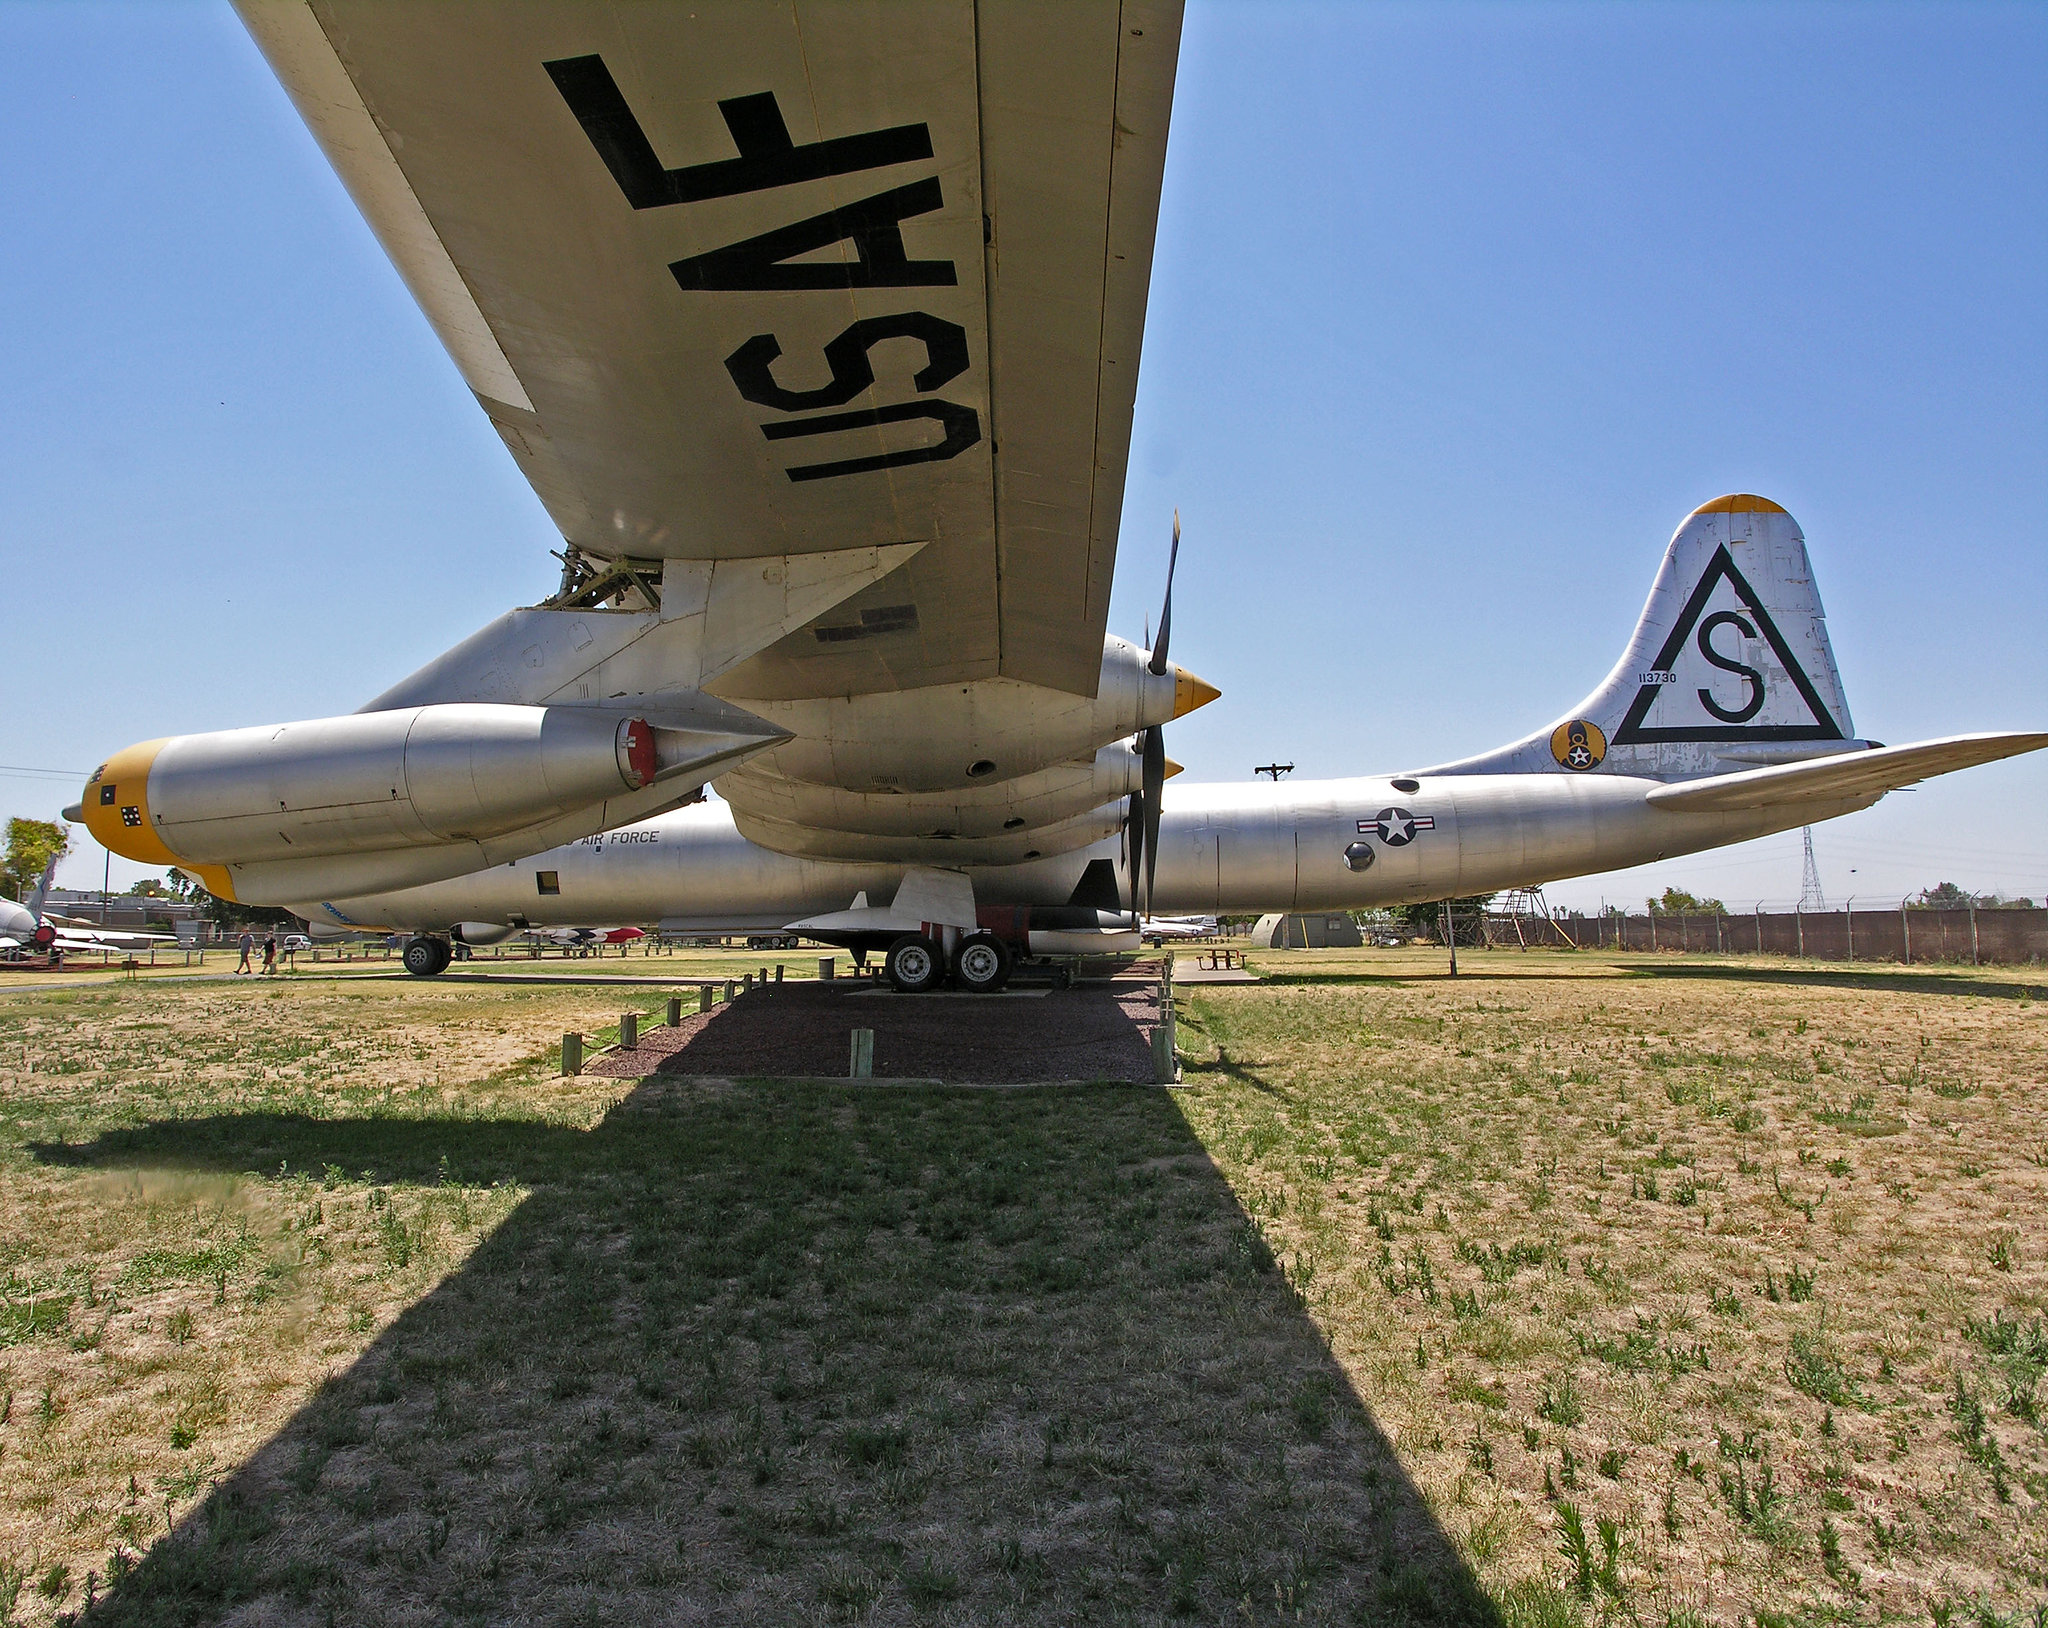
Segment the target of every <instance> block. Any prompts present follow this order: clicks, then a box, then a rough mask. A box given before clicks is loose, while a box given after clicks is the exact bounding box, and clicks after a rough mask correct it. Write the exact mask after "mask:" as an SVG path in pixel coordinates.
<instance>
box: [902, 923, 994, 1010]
mask: <svg viewBox="0 0 2048 1628" xmlns="http://www.w3.org/2000/svg"><path fill="white" fill-rule="evenodd" d="M882 970H883V972H884V973H885V974H887V976H888V979H889V982H890V983H891V984H893V985H894V986H895V988H896V990H897V992H898V993H900V994H904V995H919V994H922V993H924V992H925V991H926V990H928V989H936V988H937V987H938V986H939V982H940V980H941V979H942V978H944V977H945V975H946V972H947V970H948V969H947V967H946V957H945V951H944V950H943V949H942V948H941V947H940V945H939V944H938V942H937V941H936V940H934V939H929V938H926V937H925V936H924V934H922V933H905V934H904V935H903V936H902V937H901V938H899V939H897V940H896V942H895V943H893V944H891V945H890V946H889V956H888V959H887V960H886V961H884V962H883V963H882ZM951 971H952V974H953V982H954V983H955V984H956V985H957V986H958V987H960V988H961V989H963V990H967V991H969V992H971V993H973V994H977V995H987V994H993V993H994V992H995V991H997V990H998V989H1001V988H1002V987H1003V985H1004V984H1006V983H1008V982H1009V981H1010V951H1009V948H1008V946H1007V945H1005V944H1004V943H1003V941H1002V940H1001V939H999V938H997V937H996V935H995V934H994V933H969V934H968V935H967V936H966V937H965V938H963V939H961V940H960V943H959V945H958V946H957V947H956V948H955V949H954V951H953V965H952V968H951Z"/></svg>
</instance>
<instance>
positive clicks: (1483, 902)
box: [1393, 893, 1493, 944]
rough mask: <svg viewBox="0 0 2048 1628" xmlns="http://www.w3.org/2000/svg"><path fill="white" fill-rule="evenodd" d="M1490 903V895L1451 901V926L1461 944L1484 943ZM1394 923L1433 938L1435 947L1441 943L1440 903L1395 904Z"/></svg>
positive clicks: (1469, 896)
mask: <svg viewBox="0 0 2048 1628" xmlns="http://www.w3.org/2000/svg"><path fill="white" fill-rule="evenodd" d="M1492 903H1493V895H1492V894H1491V893H1473V894H1468V895H1467V896H1466V897H1464V898H1462V899H1453V900H1451V901H1450V904H1451V923H1452V926H1453V928H1454V930H1455V931H1456V933H1457V935H1458V942H1459V943H1460V944H1481V943H1484V942H1485V939H1486V932H1485V927H1484V922H1485V917H1486V907H1487V906H1488V905H1490V904H1492ZM1393 916H1394V919H1395V920H1396V921H1400V922H1405V923H1406V924H1407V925H1408V926H1410V927H1418V928H1421V929H1423V930H1424V931H1426V932H1428V933H1430V934H1432V935H1433V936H1434V937H1435V938H1436V940H1437V942H1438V943H1442V942H1443V936H1444V935H1443V903H1442V901H1441V900H1439V901H1438V902H1437V903H1435V904H1397V905H1395V906H1394V908H1393Z"/></svg>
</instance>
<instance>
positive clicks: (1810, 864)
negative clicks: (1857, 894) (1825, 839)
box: [1799, 825, 1828, 910]
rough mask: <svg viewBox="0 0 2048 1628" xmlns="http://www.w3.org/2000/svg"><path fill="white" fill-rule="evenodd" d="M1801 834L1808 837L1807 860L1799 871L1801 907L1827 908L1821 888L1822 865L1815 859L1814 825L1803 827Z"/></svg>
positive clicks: (1802, 908) (1808, 908)
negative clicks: (1815, 861)
mask: <svg viewBox="0 0 2048 1628" xmlns="http://www.w3.org/2000/svg"><path fill="white" fill-rule="evenodd" d="M1800 835H1801V836H1803V837H1804V838H1805V839H1806V862H1805V864H1804V865H1802V866H1801V867H1800V871H1799V908H1800V909H1801V910H1825V909H1827V907H1828V901H1827V899H1826V897H1825V896H1824V895H1823V894H1822V893H1821V890H1820V866H1818V865H1817V864H1815V863H1814V859H1813V827H1812V826H1810V825H1809V826H1805V827H1802V828H1801V831H1800Z"/></svg>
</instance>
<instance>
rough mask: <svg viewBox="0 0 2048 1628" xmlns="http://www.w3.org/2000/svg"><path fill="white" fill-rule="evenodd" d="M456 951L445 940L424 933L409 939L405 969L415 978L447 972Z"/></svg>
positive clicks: (406, 946)
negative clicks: (429, 936)
mask: <svg viewBox="0 0 2048 1628" xmlns="http://www.w3.org/2000/svg"><path fill="white" fill-rule="evenodd" d="M454 954H455V951H454V949H453V947H452V946H451V945H449V944H448V943H447V942H446V941H445V940H443V939H438V938H428V937H426V936H425V935H424V934H423V935H421V936H420V937H418V938H413V939H408V940H407V941H406V945H405V956H404V961H405V970H406V971H407V972H409V973H411V974H412V975H413V976H414V977H415V978H431V977H433V976H434V975H435V974H436V973H441V972H446V971H447V970H448V963H449V961H450V960H451V959H453V957H454Z"/></svg>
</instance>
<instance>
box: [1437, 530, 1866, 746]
mask: <svg viewBox="0 0 2048 1628" xmlns="http://www.w3.org/2000/svg"><path fill="white" fill-rule="evenodd" d="M1854 736H1855V730H1854V727H1853V726H1852V725H1851V723H1850V721H1849V703H1848V701H1847V700H1846V698H1845V697H1844V696H1843V694H1842V679H1841V675H1840V674H1839V673H1838V672H1837V671H1836V670H1835V653H1834V650H1833V649H1832V648H1831V647H1830V646H1829V644H1828V627H1827V613H1826V612H1825V611H1823V610H1822V609H1821V603H1820V593H1819V591H1818V590H1817V589H1816V588H1815V586H1814V582H1813V567H1812V565H1811V564H1810V563H1809V562H1808V560H1807V557H1806V539H1805V537H1804V536H1802V535H1801V533H1800V530H1799V526H1798V524H1797V522H1795V521H1794V520H1793V518H1792V517H1791V515H1789V514H1787V513H1786V512H1785V511H1784V510H1783V509H1781V508H1779V507H1778V505H1777V504H1775V503H1773V502H1771V501H1770V500H1769V499H1768V498H1761V497H1751V496H1748V495H1738V496H1733V497H1722V498H1716V499H1715V500H1714V501H1713V502H1712V503H1708V504H1704V505H1703V506H1701V507H1700V508H1697V509H1695V510H1693V512H1692V513H1691V514H1689V515H1687V516H1686V519H1685V523H1684V524H1683V525H1681V526H1680V527H1679V528H1678V530H1677V532H1676V533H1675V534H1674V535H1673V537H1672V539H1671V546H1670V547H1669V548H1667V549H1665V551H1664V564H1663V566H1662V568H1661V569H1660V570H1659V571H1658V572H1657V581H1656V585H1655V586H1654V587H1652V588H1651V590H1650V600H1649V603H1648V604H1647V605H1645V606H1644V607H1643V614H1642V619H1641V620H1640V621H1638V622H1637V623H1636V631H1635V635H1634V637H1633V638H1631V639H1630V640H1629V643H1628V649H1627V651H1626V652H1625V653H1624V654H1623V656H1622V658H1621V660H1620V661H1619V662H1618V663H1617V664H1616V665H1615V668H1614V671H1613V672H1611V673H1609V674H1608V675H1607V678H1606V680H1605V682H1603V683H1602V684H1601V686H1600V687H1599V688H1598V689H1597V690H1595V691H1594V692H1593V693H1592V694H1591V695H1589V696H1587V697H1586V699H1585V700H1583V701H1581V702H1580V703H1579V704H1578V706H1577V707H1575V708H1573V709H1572V711H1571V712H1570V713H1569V714H1568V715H1567V716H1565V717H1563V718H1560V719H1559V720H1558V721H1557V722H1556V723H1555V724H1554V725H1552V726H1551V727H1550V728H1548V729H1544V730H1540V731H1538V732H1537V733H1536V734H1533V735H1530V736H1528V737H1526V738H1525V739H1523V740H1519V741H1516V742H1515V743H1514V744H1513V745H1510V746H1504V747H1501V748H1500V749H1499V750H1498V751H1494V752H1488V753H1485V754H1484V755H1482V756H1480V757H1475V758H1466V759H1463V760H1462V761H1460V762H1457V763H1447V764H1443V765H1440V766H1439V767H1438V768H1437V769H1436V770H1434V771H1433V772H1435V773H1438V774H1518V773H1520V774H1529V773H1549V774H1558V773H1585V772H1588V771H1592V770H1604V771H1605V772H1607V773H1610V774H1630V775H1644V776H1648V777H1650V778H1653V779H1658V780H1685V779H1691V778H1694V777H1696V776H1699V775H1711V774H1726V773H1728V772H1729V771H1730V770H1733V769H1738V768H1742V767H1747V766H1753V765H1756V764H1765V763H1788V762H1793V761H1796V760H1798V759H1801V758H1809V757H1817V756H1821V755H1823V754H1826V753H1832V752H1841V751H1849V750H1854V749H1857V748H1860V747H1862V746H1865V745H1867V744H1868V743H1866V742H1862V741H1858V740H1856V739H1855V738H1854Z"/></svg>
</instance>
